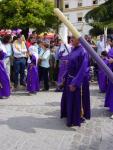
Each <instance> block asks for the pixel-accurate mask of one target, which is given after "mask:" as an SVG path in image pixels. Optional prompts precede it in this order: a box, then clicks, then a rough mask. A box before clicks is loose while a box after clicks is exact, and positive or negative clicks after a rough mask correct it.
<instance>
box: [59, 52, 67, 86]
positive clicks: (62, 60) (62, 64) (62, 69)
mask: <svg viewBox="0 0 113 150" xmlns="http://www.w3.org/2000/svg"><path fill="white" fill-rule="evenodd" d="M67 64H68V55H67V56H62V57H61V58H60V64H59V73H58V84H61V83H62V81H63V76H64V74H65V73H66V71H67Z"/></svg>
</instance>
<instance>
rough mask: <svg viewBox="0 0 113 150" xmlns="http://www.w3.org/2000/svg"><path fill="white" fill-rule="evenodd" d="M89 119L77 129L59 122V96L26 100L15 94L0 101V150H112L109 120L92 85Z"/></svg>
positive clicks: (101, 97) (41, 95) (43, 95)
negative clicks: (90, 116)
mask: <svg viewBox="0 0 113 150" xmlns="http://www.w3.org/2000/svg"><path fill="white" fill-rule="evenodd" d="M90 89H91V105H92V118H91V120H90V121H87V122H86V123H84V124H83V125H82V127H81V128H79V127H73V128H68V127H66V125H65V119H62V120H61V119H60V99H61V93H54V92H52V91H50V92H48V93H47V92H45V93H44V92H40V93H38V94H37V95H33V96H28V95H27V93H23V92H16V93H13V95H12V96H11V97H10V99H8V100H5V99H4V100H0V150H113V120H111V119H109V116H110V114H109V112H108V110H107V109H105V108H104V107H103V105H104V94H100V93H99V92H98V87H97V86H96V85H92V86H91V87H90Z"/></svg>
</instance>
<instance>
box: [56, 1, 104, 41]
mask: <svg viewBox="0 0 113 150" xmlns="http://www.w3.org/2000/svg"><path fill="white" fill-rule="evenodd" d="M57 2H58V0H57ZM104 2H105V0H59V3H60V4H59V6H60V7H61V5H63V6H62V7H61V9H62V11H63V13H64V14H65V16H67V18H68V19H69V20H70V21H71V23H72V24H73V25H74V26H76V28H77V29H78V30H79V32H81V34H83V35H85V34H88V33H89V30H90V29H91V26H89V25H88V24H87V23H86V22H85V19H84V16H85V15H86V14H87V12H88V11H90V10H91V9H93V8H95V7H97V6H99V5H100V4H102V3H104ZM57 6H58V5H57ZM59 34H60V35H62V38H63V40H64V41H65V42H66V41H67V36H68V35H71V33H70V32H69V31H68V29H67V28H66V27H65V26H64V25H63V24H62V25H61V27H60V29H59Z"/></svg>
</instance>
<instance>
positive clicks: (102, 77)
mask: <svg viewBox="0 0 113 150" xmlns="http://www.w3.org/2000/svg"><path fill="white" fill-rule="evenodd" d="M103 61H104V63H105V64H106V65H108V60H107V59H103ZM98 85H99V90H100V92H102V93H104V92H106V90H107V85H108V79H107V76H106V74H105V73H104V71H103V70H102V69H101V68H99V69H98Z"/></svg>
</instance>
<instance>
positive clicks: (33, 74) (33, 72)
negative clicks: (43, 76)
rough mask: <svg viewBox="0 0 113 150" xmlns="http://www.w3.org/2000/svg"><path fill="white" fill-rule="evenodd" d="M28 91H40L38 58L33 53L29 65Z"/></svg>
mask: <svg viewBox="0 0 113 150" xmlns="http://www.w3.org/2000/svg"><path fill="white" fill-rule="evenodd" d="M27 91H29V92H30V93H34V92H38V91H39V76H38V68H37V66H36V58H35V56H34V55H32V57H31V63H30V64H29V65H28V74H27Z"/></svg>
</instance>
